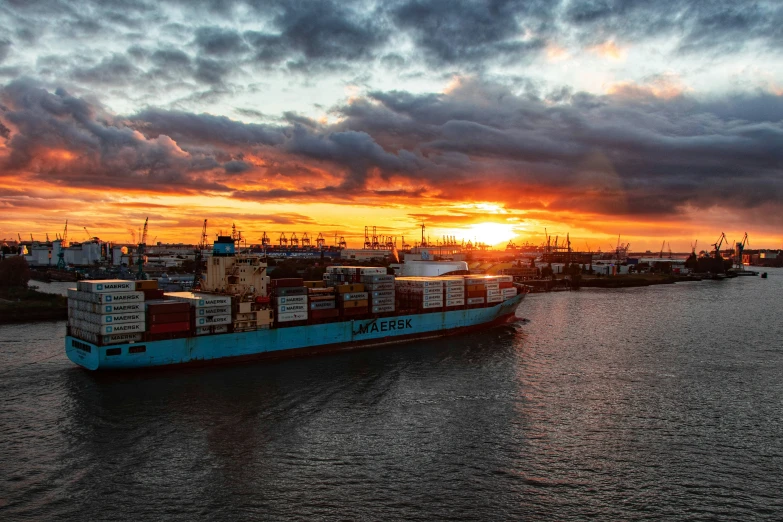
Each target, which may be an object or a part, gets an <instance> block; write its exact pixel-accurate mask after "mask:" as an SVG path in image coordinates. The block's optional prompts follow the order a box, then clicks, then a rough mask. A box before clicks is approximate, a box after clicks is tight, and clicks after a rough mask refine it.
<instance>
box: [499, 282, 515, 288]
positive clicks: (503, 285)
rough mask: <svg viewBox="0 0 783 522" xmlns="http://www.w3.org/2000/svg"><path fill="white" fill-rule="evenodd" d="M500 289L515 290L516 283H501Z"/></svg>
mask: <svg viewBox="0 0 783 522" xmlns="http://www.w3.org/2000/svg"><path fill="white" fill-rule="evenodd" d="M500 288H514V283H512V282H511V281H508V282H503V283H500Z"/></svg>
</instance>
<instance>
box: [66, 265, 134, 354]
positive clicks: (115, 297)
mask: <svg viewBox="0 0 783 522" xmlns="http://www.w3.org/2000/svg"><path fill="white" fill-rule="evenodd" d="M138 282H140V281H138ZM136 283H137V281H123V280H119V279H109V280H103V281H79V282H78V283H77V287H76V288H69V289H68V326H69V329H70V335H72V336H74V337H78V338H79V339H83V340H85V341H88V342H91V343H94V344H99V345H107V344H120V343H128V342H134V341H140V340H141V339H142V334H143V333H144V332H145V331H146V326H147V324H146V319H145V313H144V292H142V291H137V290H136Z"/></svg>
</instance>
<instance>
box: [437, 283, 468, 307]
mask: <svg viewBox="0 0 783 522" xmlns="http://www.w3.org/2000/svg"><path fill="white" fill-rule="evenodd" d="M440 279H442V280H443V287H444V288H443V294H444V295H443V299H444V303H443V304H444V307H445V309H446V310H447V311H450V310H461V309H463V308H465V278H464V277H462V276H451V277H441V278H440Z"/></svg>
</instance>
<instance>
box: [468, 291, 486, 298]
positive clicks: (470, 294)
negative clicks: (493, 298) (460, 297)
mask: <svg viewBox="0 0 783 522" xmlns="http://www.w3.org/2000/svg"><path fill="white" fill-rule="evenodd" d="M465 297H466V298H471V297H487V292H486V291H485V290H468V291H467V292H465Z"/></svg>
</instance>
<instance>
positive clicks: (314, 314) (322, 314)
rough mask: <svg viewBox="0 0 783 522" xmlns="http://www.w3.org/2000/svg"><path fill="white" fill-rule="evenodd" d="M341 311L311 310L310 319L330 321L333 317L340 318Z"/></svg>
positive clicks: (333, 309) (335, 309)
mask: <svg viewBox="0 0 783 522" xmlns="http://www.w3.org/2000/svg"><path fill="white" fill-rule="evenodd" d="M339 315H340V310H338V309H337V308H331V309H328V310H310V319H330V318H332V317H338V316H339Z"/></svg>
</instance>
